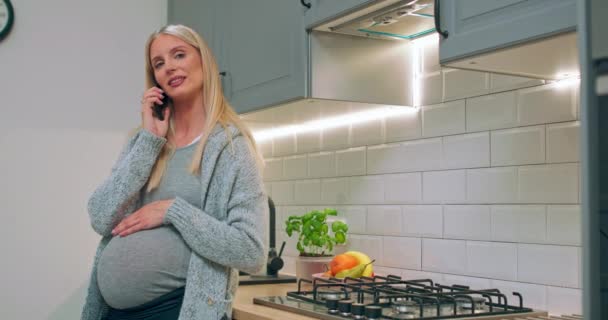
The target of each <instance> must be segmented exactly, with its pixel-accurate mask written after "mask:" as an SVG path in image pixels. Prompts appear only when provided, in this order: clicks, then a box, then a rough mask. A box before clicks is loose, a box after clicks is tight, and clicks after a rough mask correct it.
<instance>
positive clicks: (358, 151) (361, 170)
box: [336, 147, 366, 177]
mask: <svg viewBox="0 0 608 320" xmlns="http://www.w3.org/2000/svg"><path fill="white" fill-rule="evenodd" d="M365 151H366V149H365V147H360V148H351V149H347V150H340V151H336V168H337V173H338V176H340V177H344V176H355V175H363V174H365Z"/></svg>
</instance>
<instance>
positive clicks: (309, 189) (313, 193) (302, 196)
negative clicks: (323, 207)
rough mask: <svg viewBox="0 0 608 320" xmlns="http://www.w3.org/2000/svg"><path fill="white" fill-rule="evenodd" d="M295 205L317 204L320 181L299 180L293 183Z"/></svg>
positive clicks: (319, 200) (319, 199)
mask: <svg viewBox="0 0 608 320" xmlns="http://www.w3.org/2000/svg"><path fill="white" fill-rule="evenodd" d="M294 196H295V203H297V204H310V205H312V204H318V203H319V202H321V180H319V179H312V180H301V181H296V182H295V183H294Z"/></svg>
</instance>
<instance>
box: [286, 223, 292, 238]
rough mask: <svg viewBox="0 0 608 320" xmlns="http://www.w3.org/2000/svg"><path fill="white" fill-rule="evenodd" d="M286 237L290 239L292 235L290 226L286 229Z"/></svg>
mask: <svg viewBox="0 0 608 320" xmlns="http://www.w3.org/2000/svg"><path fill="white" fill-rule="evenodd" d="M285 231H287V235H288V236H290V237H291V235H292V233H293V229H292V228H291V226H289V227H287V230H285Z"/></svg>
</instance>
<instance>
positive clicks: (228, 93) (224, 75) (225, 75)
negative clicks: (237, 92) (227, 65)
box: [220, 71, 232, 98]
mask: <svg viewBox="0 0 608 320" xmlns="http://www.w3.org/2000/svg"><path fill="white" fill-rule="evenodd" d="M220 76H221V77H222V79H221V80H222V87H223V89H224V96H227V98H231V97H232V77H231V76H230V74H229V73H228V72H226V71H220ZM226 82H228V85H229V86H228V87H227V86H226V84H227V83H226Z"/></svg>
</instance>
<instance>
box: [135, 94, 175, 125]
mask: <svg viewBox="0 0 608 320" xmlns="http://www.w3.org/2000/svg"><path fill="white" fill-rule="evenodd" d="M164 98H165V94H164V92H163V90H161V89H160V88H158V87H152V88H150V89H148V90H146V92H144V96H143V98H142V99H141V116H142V122H143V127H144V129H146V130H148V131H150V132H152V133H153V134H154V135H156V136H158V137H166V136H167V131H168V129H169V121H168V119H169V113H170V112H171V111H170V110H169V108H166V107H165V108H162V111H161V112H162V115H163V120H160V119H159V118H158V117H157V116H156V115H154V108H156V107H157V106H160V105H163V104H164V103H163V99H164Z"/></svg>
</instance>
